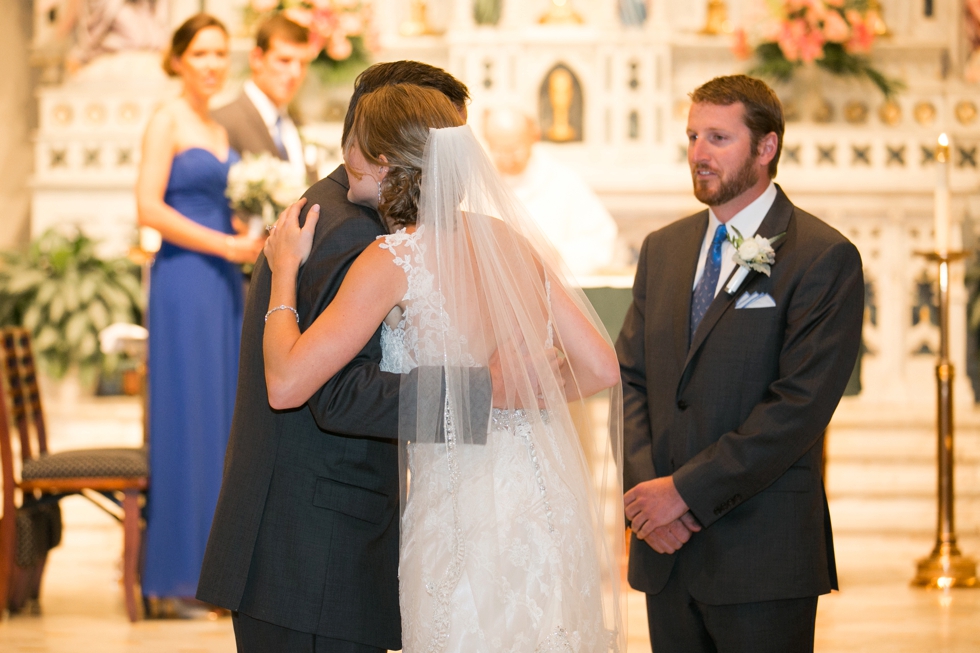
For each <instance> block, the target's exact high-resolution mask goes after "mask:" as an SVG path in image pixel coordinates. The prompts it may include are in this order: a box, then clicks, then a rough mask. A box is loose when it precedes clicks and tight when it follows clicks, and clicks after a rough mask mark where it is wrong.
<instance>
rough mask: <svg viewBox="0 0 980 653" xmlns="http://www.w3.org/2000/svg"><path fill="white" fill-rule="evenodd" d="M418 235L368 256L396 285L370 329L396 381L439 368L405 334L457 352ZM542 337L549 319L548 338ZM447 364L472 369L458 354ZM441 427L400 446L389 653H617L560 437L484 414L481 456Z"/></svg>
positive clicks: (582, 476)
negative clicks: (400, 278)
mask: <svg viewBox="0 0 980 653" xmlns="http://www.w3.org/2000/svg"><path fill="white" fill-rule="evenodd" d="M423 231H424V228H422V227H420V228H419V230H418V231H416V232H414V233H411V234H409V233H406V231H405V230H404V229H403V230H400V231H398V232H396V233H394V234H391V235H388V236H384V237H383V238H384V243H383V244H382V245H381V246H382V247H383V248H385V249H387V250H389V251H390V252H391V254H392V256H393V264H395V265H398V266H400V267H401V268H402V270H404V272H405V274H406V276H407V280H408V291H407V293H406V294H405V298H404V301H403V302H402V307H403V311H404V312H402V311H399V310H398V309H395V310H394V311H393V312H392V314H391V315H389V318H388V320H386V322H385V324H384V325H383V326H382V332H381V345H382V350H383V360H382V363H381V368H382V370H384V371H388V372H394V373H398V374H405V373H407V372H409V371H411V370H412V369H414V368H415V367H416V366H417V365H419V364H420V363H421V364H423V365H424V364H441V363H443V362H445V361H444V360H443V358H442V357H443V354H442V353H440V352H441V351H442V350H441V349H440V348H438V347H433V346H432V343H431V342H428V341H427V339H426V338H425V337H424V336H423V337H420V335H419V329H417V328H415V327H414V326H412V325H414V324H420V323H421V324H425V325H427V328H428V329H430V331H431V330H432V329H433V325H436V327H435V328H437V329H441V330H443V332H444V333H446V334H449V335H450V337H454V338H457V339H462V340H463V341H465V336H462V335H459V334H455V335H454V332H453V329H454V325H452V324H450V323H449V319H448V315H447V314H446V312H445V311H444V310H443V308H442V307H443V305H444V303H445V298H444V297H442V296H441V295H440V293H439V292H438V291H437V290H435V289H434V286H433V275H432V273H431V272H430V271H429V270H428V269H426V267H425V266H424V263H423V261H424V256H425V251H424V249H425V247H424V245H423V243H424V240H421V241H420V236H421V235H422V233H423ZM551 331H552V325H551V320H550V318H549V320H548V332H549V338H550V337H551V336H550V334H551ZM547 346H550V343H547ZM433 359H434V360H433ZM450 363H451V364H452V365H460V366H464V367H466V366H470V367H472V366H474V365H475V364H476V363H475V362H474V361H473V360H472V358H471V357H469V356H467V355H465V354H464V355H462V356H461V357H460V359H459V360H455V361H450ZM447 406H448V402H447ZM448 412H449V411H448V408H447V413H448ZM445 421H446V431H447V433H449V435H448V436H447V437H446V438H445V440H446V442H444V443H437V442H415V443H410V444H408V445H407V450H408V469H409V478H410V481H409V483H408V493H407V502H406V504H405V510H404V514H403V516H402V519H401V551H400V562H399V581H400V599H401V615H402V640H403V646H404V649H403V650H404V651H405V652H406V653H423V652H424V653H429V652H433V653H434V652H447V653H532V652H534V653H538V652H540V653H605V652H609V651H618V650H619V646H620V644H619V642H621V641H622V639H621V635H622V633H617V632H616V627H615V626H614V627H612V628H610V627H609V626H608V625H607V624H609V623H611V621H610V619H609V617H608V614H609V611H608V608H607V611H606V616H605V618H604V613H603V609H604V608H603V594H602V593H603V580H602V574H601V570H600V568H601V563H600V557H601V555H602V554H601V552H600V551H597V546H596V542H597V541H601V539H602V534H601V533H597V532H596V530H597V528H601V527H597V526H596V525H595V524H596V520H595V519H594V518H593V517H592V516H590V514H589V505H590V501H591V499H590V498H589V496H590V495H589V493H590V492H594V485H593V480H592V479H591V478H588V474H587V472H586V470H587V469H588V467H587V466H586V465H584V464H583V463H582V460H583V453H582V450H581V445H580V443H579V439H578V437H577V436H576V434H574V433H571V434H569V433H561V432H557V430H556V429H559V428H564V427H560V426H558V425H557V423H556V422H558V420H555V419H552V418H549V414H548V413H547V412H545V411H534V414H528V413H527V412H524V411H521V410H507V411H505V410H497V409H494V410H493V411H492V414H491V420H490V426H489V429H488V431H489V432H488V435H487V439H486V443H485V444H465V443H461V442H457V441H454V438H453V415H451V414H446V415H445ZM562 423H565V422H562ZM600 548H601V547H600ZM607 594H608V592H607ZM605 600H606V603H607V604H608V602H609V600H610V597H609V596H606V599H605ZM613 601H615V599H613ZM612 622H613V623H614V622H615V620H613V621H612Z"/></svg>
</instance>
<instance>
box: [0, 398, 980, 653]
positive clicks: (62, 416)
mask: <svg viewBox="0 0 980 653" xmlns="http://www.w3.org/2000/svg"><path fill="white" fill-rule="evenodd" d="M48 412H49V421H50V422H51V424H50V430H51V432H52V436H51V438H52V448H53V449H65V448H70V447H75V446H98V445H103V444H106V445H108V444H115V443H135V442H138V441H139V437H140V435H139V433H140V432H139V408H138V406H137V405H136V404H135V403H133V402H131V401H128V400H83V401H81V402H80V403H73V402H69V401H64V402H62V403H59V402H58V401H56V400H50V401H49V402H48ZM63 507H64V520H65V533H64V541H63V543H62V545H61V546H60V547H59V548H57V549H55V550H54V551H53V552H52V554H51V556H50V559H49V564H48V569H47V571H46V572H45V581H44V588H43V591H42V608H43V614H42V615H41V616H29V615H17V616H14V617H13V618H11V619H9V620H6V621H4V622H2V623H0V651H3V652H4V653H27V652H28V651H30V652H42V651H44V652H52V653H54V652H57V653H62V652H64V653H69V652H70V653H89V652H91V653H123V652H125V653H135V652H137V651H140V652H143V651H145V652H148V653H151V652H152V653H157V652H159V653H175V652H186V653H190V652H195V653H197V652H200V653H233V652H234V650H235V645H234V637H233V635H232V629H231V621H230V620H229V619H227V618H224V619H219V620H217V621H208V620H207V619H200V620H187V621H143V622H139V623H136V624H130V623H129V622H128V621H127V620H126V617H125V610H124V607H123V602H122V591H121V588H120V587H119V582H118V581H119V577H120V575H121V574H120V570H119V564H118V560H119V556H120V552H121V546H122V536H121V531H120V529H119V526H118V525H117V524H116V523H115V522H114V521H113V520H112V519H111V518H109V517H108V516H107V515H105V514H104V513H102V512H100V511H99V510H98V509H97V508H95V507H94V506H92V505H91V504H89V503H88V502H87V501H86V500H85V499H82V498H80V497H71V498H68V499H65V501H64V503H63ZM931 545H932V542H931V541H929V540H928V539H924V538H911V537H910V538H902V537H898V536H892V537H872V536H841V537H838V540H837V557H838V565H839V569H840V575H841V583H842V586H843V588H844V590H843V591H842V592H839V593H834V594H833V595H831V596H829V597H824V598H822V599H821V600H820V606H819V611H818V616H817V645H816V649H817V651H818V652H820V653H850V652H852V651H854V652H857V651H862V652H878V651H881V652H883V653H884V652H888V653H927V652H936V653H968V652H969V653H976V652H977V651H980V589H978V590H954V591H952V592H947V593H942V592H928V591H923V590H918V589H913V588H911V587H909V585H908V582H909V579H910V578H911V576H912V573H913V571H914V561H915V559H916V558H918V557H921V556H923V555H925V554H927V553H928V552H929V550H930V548H931ZM961 547H962V548H963V550H964V551H966V552H968V553H971V554H973V555H974V556H980V539H978V538H975V537H973V538H964V539H963V540H962V541H961ZM629 634H630V639H629V653H642V652H644V651H649V650H650V649H649V643H648V641H647V637H646V617H645V609H644V603H643V597H642V595H639V594H636V593H632V594H631V595H630V596H629Z"/></svg>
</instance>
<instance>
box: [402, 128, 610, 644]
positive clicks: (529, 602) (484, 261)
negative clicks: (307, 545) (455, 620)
mask: <svg viewBox="0 0 980 653" xmlns="http://www.w3.org/2000/svg"><path fill="white" fill-rule="evenodd" d="M417 234H418V236H417V244H418V246H417V250H416V251H415V252H414V254H413V255H414V256H415V260H414V261H413V262H412V263H413V265H415V266H416V268H417V269H416V273H415V274H414V277H412V278H410V281H409V295H408V298H409V299H408V302H407V308H406V309H405V313H404V316H403V318H402V320H403V321H402V324H403V327H404V338H405V344H406V348H407V350H408V351H411V352H412V353H413V356H414V357H415V358H416V359H417V360H415V361H414V362H415V364H416V365H418V369H417V375H416V374H413V375H404V376H403V377H402V378H403V379H404V380H403V382H402V391H401V396H400V403H401V405H400V410H399V413H400V431H401V435H402V437H403V439H404V438H408V439H411V440H412V443H411V444H409V445H407V447H403V452H404V454H405V455H403V456H402V479H403V492H402V496H403V500H404V501H405V503H404V504H403V509H404V511H405V512H404V514H405V519H404V521H403V535H402V537H403V558H402V568H401V569H400V572H399V575H400V577H401V582H402V586H403V596H402V600H403V602H404V601H405V600H406V598H410V597H408V596H407V595H408V594H411V590H410V589H407V588H411V587H417V588H418V593H419V594H420V595H421V599H420V601H421V602H422V603H424V605H421V606H418V605H413V606H405V605H403V614H416V613H417V615H418V622H417V623H413V621H412V619H408V620H407V621H406V623H404V624H403V629H404V635H405V638H406V647H408V645H409V644H408V642H409V641H413V642H426V644H425V647H424V648H425V650H444V647H445V646H446V645H447V638H448V637H449V635H448V628H449V626H448V623H449V621H450V618H451V617H450V615H451V614H452V613H453V610H458V609H461V608H460V605H459V603H460V602H461V601H474V602H475V603H476V604H475V605H473V606H469V607H467V608H466V609H467V610H469V611H475V613H476V617H475V618H476V620H477V622H478V624H477V626H478V628H479V629H480V630H481V632H483V633H487V632H492V633H493V635H494V638H495V639H494V642H495V643H491V644H487V647H486V648H485V649H484V648H483V646H480V647H479V650H491V651H497V650H501V651H503V650H529V651H530V650H542V651H545V650H556V651H575V652H578V651H582V652H583V653H586V652H587V653H593V652H594V651H622V652H625V650H626V632H625V625H624V618H623V617H624V613H623V605H622V603H621V593H620V590H619V584H620V559H621V553H622V544H623V539H624V537H623V535H624V525H623V508H622V473H621V471H622V465H621V463H622V408H621V406H622V403H621V393H622V388H621V386H620V385H618V384H617V385H616V386H614V387H613V388H611V389H610V390H608V391H607V392H608V402H605V401H602V400H601V399H600V400H599V401H595V402H586V401H584V400H583V399H581V398H578V396H579V394H580V392H579V387H578V379H579V378H584V377H582V374H583V372H582V371H581V370H582V369H584V365H585V364H586V363H587V362H584V361H576V360H572V359H571V358H567V357H566V358H565V364H566V365H567V366H568V369H569V371H570V374H568V373H566V374H565V375H564V378H565V379H566V382H565V384H564V386H563V384H562V375H560V374H557V373H556V371H555V369H554V368H553V366H552V365H551V363H550V361H549V358H548V352H549V350H550V349H551V348H552V347H556V348H557V349H559V350H562V351H564V346H563V342H564V337H566V335H567V334H563V333H562V328H561V325H560V324H558V323H557V322H556V321H555V320H554V318H553V312H552V305H553V302H552V299H553V298H555V297H556V293H563V294H564V295H565V296H567V297H569V298H571V300H572V302H573V303H574V305H575V306H576V307H577V308H578V310H579V311H581V313H582V314H583V315H584V316H586V317H587V318H588V320H589V322H591V324H592V325H593V327H594V328H595V329H596V330H597V331H598V332H599V333H600V334H602V336H603V337H604V338H605V340H606V342H607V344H609V346H610V347H611V346H612V345H611V343H610V342H609V336H608V334H607V333H606V331H605V329H604V327H603V326H602V323H601V322H600V321H599V319H598V316H597V315H596V313H595V311H594V310H593V308H592V306H591V304H590V303H589V302H588V300H587V299H586V298H585V295H584V294H583V293H582V291H581V290H580V289H578V288H577V287H576V286H575V285H574V283H573V282H572V281H571V280H572V277H571V275H570V274H569V272H568V271H567V269H566V266H565V265H564V263H563V262H562V260H561V258H560V257H559V255H558V254H557V252H556V251H555V250H554V248H553V247H552V246H551V244H550V243H549V242H548V240H547V239H546V238H545V237H544V236H543V234H542V233H541V232H540V231H539V229H538V228H537V226H536V225H535V223H534V221H533V220H532V219H531V217H530V216H529V215H528V214H527V211H526V209H525V208H524V207H523V206H522V205H521V204H520V202H519V201H518V200H517V199H516V198H515V197H514V196H513V194H512V193H511V191H510V189H509V188H508V187H507V186H506V184H505V183H504V182H503V181H502V179H501V178H500V176H499V175H498V173H497V171H496V170H495V169H494V167H493V164H492V163H491V162H490V160H489V158H488V157H487V156H486V154H485V153H484V151H483V148H482V147H481V146H480V144H479V143H478V141H477V140H476V138H475V137H474V135H473V133H472V131H471V130H470V128H469V127H468V126H465V125H464V126H462V127H454V128H447V129H433V130H431V131H430V135H429V139H428V142H427V144H426V151H425V168H424V170H423V172H422V187H421V195H420V206H419V218H418V225H417ZM494 357H496V358H497V359H499V365H500V368H501V369H502V370H503V377H504V387H503V388H501V387H499V386H498V388H497V389H496V390H495V393H494V394H495V396H497V397H498V398H503V403H504V407H502V408H500V407H499V405H498V408H495V409H494V410H493V411H492V414H491V416H490V424H489V426H488V425H487V423H486V420H487V415H486V409H485V405H486V392H487V390H488V388H487V387H486V384H482V385H481V383H480V382H479V379H478V378H477V375H479V374H485V369H486V367H487V366H488V365H490V364H491V362H494V361H493V360H492V359H494ZM569 397H574V398H572V399H569ZM499 403H500V399H498V404H499ZM605 406H608V407H609V408H608V414H605V415H597V414H596V413H597V412H599V410H598V408H601V407H605ZM488 431H489V434H488ZM409 434H410V435H409ZM521 470H523V471H521ZM406 496H407V499H406ZM535 515H537V516H538V518H537V521H535V519H536V518H535ZM406 538H408V539H406ZM409 540H410V541H409ZM406 555H407V556H410V559H406V557H405V556H406ZM467 584H470V585H471V586H472V589H473V590H474V591H472V592H469V593H468V592H464V591H463V590H462V589H461V588H464V589H465V586H466V585H467ZM542 588H543V589H542ZM538 592H543V593H544V594H547V595H550V596H552V597H558V599H557V600H554V601H544V600H542V599H540V598H539V597H538V595H537V593H538ZM467 596H472V597H475V598H466V597H467ZM413 611H414V612H413ZM540 624H546V625H548V624H551V625H552V626H553V627H554V632H553V633H552V632H551V631H548V632H549V633H551V639H548V640H547V641H545V640H544V639H541V640H540V641H537V642H528V641H523V640H522V639H521V638H522V637H523V636H524V635H522V633H528V632H538V631H536V630H535V628H537V627H538V626H539V625H540ZM474 632H475V630H474ZM597 643H598V646H597ZM472 650H478V649H477V648H474V649H472Z"/></svg>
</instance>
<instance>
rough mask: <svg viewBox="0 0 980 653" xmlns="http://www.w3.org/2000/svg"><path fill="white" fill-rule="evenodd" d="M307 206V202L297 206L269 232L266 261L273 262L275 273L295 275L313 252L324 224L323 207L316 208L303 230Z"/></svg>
mask: <svg viewBox="0 0 980 653" xmlns="http://www.w3.org/2000/svg"><path fill="white" fill-rule="evenodd" d="M305 205H306V198H305V197H304V198H302V199H300V200H299V201H298V202H295V203H293V204H292V205H290V206H289V208H287V209H286V210H285V211H283V212H282V213H280V214H279V219H278V220H277V221H276V223H275V224H274V225H272V229H270V230H269V238H268V239H267V240H266V241H265V250H264V251H265V258H266V259H267V260H268V261H269V267H270V268H272V273H273V274H276V273H283V272H287V273H292V274H295V273H296V271H297V270H299V267H300V266H301V265H303V263H306V259H307V258H308V257H309V255H310V250H311V249H313V233H314V232H315V231H316V223H317V222H318V221H319V220H320V205H319V204H314V205H313V206H311V207H310V210H309V211H308V212H307V214H306V224H305V225H303V226H302V227H300V226H299V213H300V210H301V209H302V208H303V207H304V206H305Z"/></svg>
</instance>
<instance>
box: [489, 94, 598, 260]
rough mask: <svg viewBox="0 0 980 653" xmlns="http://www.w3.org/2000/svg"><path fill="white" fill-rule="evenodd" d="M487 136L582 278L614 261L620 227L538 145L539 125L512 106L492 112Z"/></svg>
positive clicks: (582, 184)
mask: <svg viewBox="0 0 980 653" xmlns="http://www.w3.org/2000/svg"><path fill="white" fill-rule="evenodd" d="M483 136H484V138H485V139H486V143H487V146H488V147H489V149H490V154H491V156H492V158H493V162H494V164H495V165H496V166H497V170H499V171H500V172H501V173H502V174H503V176H504V179H506V180H507V181H508V182H509V183H510V185H511V188H513V190H514V192H515V194H516V195H517V197H518V199H520V200H521V201H522V202H523V203H524V205H525V206H526V207H527V210H528V212H529V213H530V214H531V217H533V218H534V220H535V221H536V222H537V223H538V226H540V227H541V230H542V231H543V232H544V233H545V235H546V236H547V237H548V238H549V239H550V240H551V242H552V243H553V244H554V245H555V247H556V248H557V249H558V252H559V253H560V254H561V255H562V258H564V259H565V263H566V264H568V267H569V268H570V269H571V271H572V273H573V274H574V275H575V276H576V277H577V278H579V279H582V278H583V277H587V276H590V275H595V274H600V273H602V272H603V271H605V270H606V269H607V268H610V267H611V266H612V264H613V263H614V260H613V259H614V252H615V244H616V234H617V227H616V222H615V221H614V220H613V218H612V216H611V215H609V212H608V211H607V210H606V208H605V207H604V206H603V205H602V203H601V202H600V201H599V198H598V197H596V195H595V193H594V192H592V189H591V188H589V186H588V185H587V184H586V183H585V181H584V180H583V179H582V178H581V177H580V176H579V175H578V174H577V173H576V172H575V171H574V170H572V169H571V168H569V167H568V166H566V165H565V164H563V163H561V162H559V161H557V160H556V159H555V158H554V157H553V156H552V155H551V154H549V153H548V152H546V151H544V150H542V149H541V148H540V147H538V146H537V145H536V143H537V141H538V138H539V129H538V126H537V124H535V122H534V121H533V120H532V119H531V118H530V117H528V116H527V115H525V114H523V113H521V112H520V111H518V110H516V109H512V108H499V109H487V111H486V112H485V113H484V116H483Z"/></svg>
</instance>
